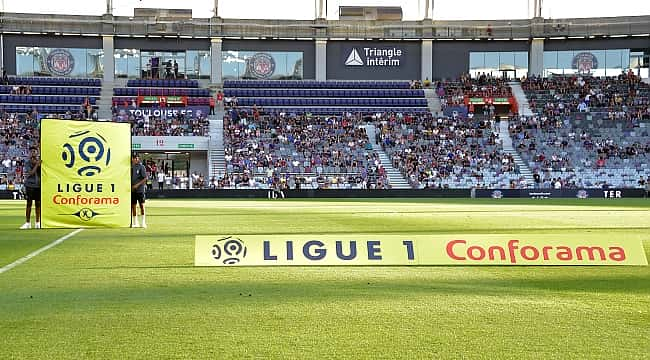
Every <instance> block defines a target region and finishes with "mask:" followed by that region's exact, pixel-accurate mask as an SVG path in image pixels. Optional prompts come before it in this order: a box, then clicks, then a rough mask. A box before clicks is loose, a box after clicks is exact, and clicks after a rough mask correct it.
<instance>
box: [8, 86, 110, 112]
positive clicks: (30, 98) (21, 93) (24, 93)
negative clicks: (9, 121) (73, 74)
mask: <svg viewBox="0 0 650 360" xmlns="http://www.w3.org/2000/svg"><path fill="white" fill-rule="evenodd" d="M7 83H8V85H3V86H0V108H2V109H3V110H4V111H7V112H15V113H27V112H33V111H38V112H40V113H46V114H62V113H70V114H75V113H81V112H83V111H84V110H83V108H82V107H83V106H84V104H86V103H87V104H89V105H90V106H92V108H93V109H96V108H97V106H96V105H95V104H96V102H97V98H98V97H99V93H100V87H101V81H100V80H99V79H77V78H56V77H9V78H8V82H7Z"/></svg>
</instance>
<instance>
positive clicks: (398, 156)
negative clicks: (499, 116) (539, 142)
mask: <svg viewBox="0 0 650 360" xmlns="http://www.w3.org/2000/svg"><path fill="white" fill-rule="evenodd" d="M378 136H379V140H380V141H381V144H382V147H383V148H384V149H385V150H386V152H387V153H388V154H389V156H390V158H391V159H392V161H393V165H394V166H395V167H396V168H398V169H399V170H400V171H401V172H402V174H404V176H406V177H407V179H408V181H409V183H410V184H411V186H412V187H413V188H416V189H423V188H472V187H478V188H519V187H520V186H521V187H526V184H525V183H522V180H523V179H522V177H521V176H520V175H519V169H518V168H517V166H516V165H515V164H514V160H513V158H512V156H510V155H508V154H505V153H503V152H502V151H501V147H500V139H499V136H498V134H497V133H496V132H495V131H492V129H491V128H490V125H489V122H488V121H486V120H485V119H483V120H480V119H478V118H475V119H465V118H460V117H459V118H448V117H432V116H430V115H428V116H424V117H422V116H416V117H411V116H405V117H403V118H397V117H391V118H390V119H386V120H383V121H382V122H381V127H380V134H379V135H378Z"/></svg>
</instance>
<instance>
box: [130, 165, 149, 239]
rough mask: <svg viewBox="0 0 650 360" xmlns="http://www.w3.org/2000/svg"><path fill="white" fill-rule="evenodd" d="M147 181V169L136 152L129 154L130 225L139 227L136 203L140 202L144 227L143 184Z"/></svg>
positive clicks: (144, 226) (143, 225) (145, 225)
mask: <svg viewBox="0 0 650 360" xmlns="http://www.w3.org/2000/svg"><path fill="white" fill-rule="evenodd" d="M146 182H147V169H146V168H145V167H144V165H142V162H140V157H139V156H138V154H133V155H132V156H131V227H140V225H139V224H138V216H137V214H136V205H137V204H140V214H141V215H142V227H143V228H146V227H147V223H146V222H145V217H144V185H145V183H146Z"/></svg>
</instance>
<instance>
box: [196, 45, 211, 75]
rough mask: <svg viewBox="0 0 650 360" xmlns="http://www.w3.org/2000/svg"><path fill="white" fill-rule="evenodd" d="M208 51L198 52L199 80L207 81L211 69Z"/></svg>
mask: <svg viewBox="0 0 650 360" xmlns="http://www.w3.org/2000/svg"><path fill="white" fill-rule="evenodd" d="M211 59H212V58H211V56H210V51H205V50H202V51H199V60H200V61H199V78H201V79H209V78H210V73H211V69H212V61H211Z"/></svg>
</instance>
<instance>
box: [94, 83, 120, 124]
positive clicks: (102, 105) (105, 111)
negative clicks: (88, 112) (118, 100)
mask: <svg viewBox="0 0 650 360" xmlns="http://www.w3.org/2000/svg"><path fill="white" fill-rule="evenodd" d="M115 86H120V80H117V79H116V80H115V82H107V81H102V89H101V90H100V93H99V99H97V106H98V109H97V119H98V120H101V121H110V120H112V119H113V112H112V110H111V107H112V106H113V88H115Z"/></svg>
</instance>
